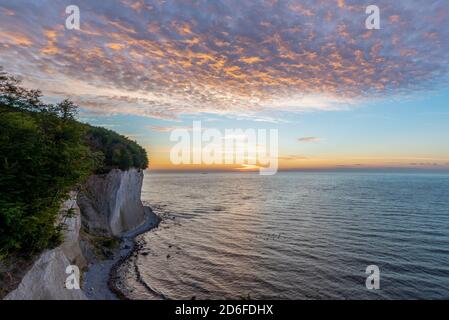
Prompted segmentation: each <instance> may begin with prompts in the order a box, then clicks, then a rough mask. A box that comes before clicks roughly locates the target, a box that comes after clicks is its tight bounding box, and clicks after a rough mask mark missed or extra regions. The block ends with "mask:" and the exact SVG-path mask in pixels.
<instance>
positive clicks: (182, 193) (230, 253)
mask: <svg viewBox="0 0 449 320" xmlns="http://www.w3.org/2000/svg"><path fill="white" fill-rule="evenodd" d="M142 199H143V201H144V202H146V203H147V204H149V205H151V206H152V208H153V210H154V211H155V212H156V213H158V214H159V215H161V216H162V217H163V218H164V221H163V222H162V223H161V225H160V227H159V229H157V230H154V231H151V232H148V233H146V234H145V235H143V236H142V237H141V240H140V241H141V244H142V248H141V249H140V251H139V254H138V258H137V260H136V261H137V262H136V264H137V269H138V271H139V273H140V275H141V277H142V280H143V282H144V283H146V284H148V286H149V287H151V288H153V289H154V290H155V291H157V292H160V293H162V294H163V295H164V296H165V297H168V298H172V299H181V298H183V299H190V298H192V297H196V298H198V299H205V298H209V299H218V298H237V299H238V298H240V297H247V296H248V294H249V295H250V297H251V298H257V299H261V298H281V299H307V298H318V299H328V298H338V299H344V298H362V299H363V298H365V299H373V298H374V299H376V298H449V176H448V175H438V174H429V175H425V174H380V173H323V172H322V173H302V172H297V173H279V174H277V175H275V176H269V177H266V176H265V177H264V176H259V175H257V174H251V173H219V174H218V173H214V174H208V175H202V174H153V173H151V174H149V173H147V174H146V176H145V182H144V187H143V193H142ZM372 264H375V265H378V266H379V268H380V270H381V282H380V286H381V289H380V290H378V291H369V290H367V289H366V288H365V280H366V276H367V275H366V274H365V269H366V267H367V266H368V265H372ZM137 292H138V291H137ZM136 294H137V297H140V298H146V297H147V296H146V295H145V294H141V295H140V296H139V293H136Z"/></svg>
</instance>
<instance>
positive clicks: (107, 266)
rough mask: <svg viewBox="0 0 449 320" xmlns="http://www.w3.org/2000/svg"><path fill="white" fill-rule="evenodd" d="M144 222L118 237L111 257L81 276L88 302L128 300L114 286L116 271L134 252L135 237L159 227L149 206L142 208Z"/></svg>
mask: <svg viewBox="0 0 449 320" xmlns="http://www.w3.org/2000/svg"><path fill="white" fill-rule="evenodd" d="M144 210H145V221H144V222H143V223H142V224H141V225H140V226H138V227H137V228H135V229H133V230H131V231H128V232H126V233H124V234H123V235H122V236H121V237H120V245H119V247H118V248H117V249H116V250H115V252H114V254H113V257H112V258H110V259H106V260H100V261H96V262H94V263H92V264H91V265H90V266H89V269H88V270H87V271H86V272H85V273H84V275H83V286H82V287H83V290H84V292H85V294H86V296H87V298H88V299H89V300H129V298H128V297H127V296H126V295H125V294H123V293H122V291H121V290H120V289H119V288H118V287H117V286H116V284H115V280H116V279H117V270H118V268H120V266H121V265H122V264H123V263H125V262H126V261H127V260H128V259H129V258H130V257H131V256H132V255H133V254H134V252H135V251H136V249H137V246H136V237H137V236H139V235H141V234H143V233H145V232H147V231H150V230H152V229H154V228H157V227H158V226H159V222H160V221H161V219H160V218H159V217H158V216H157V215H156V214H155V213H154V212H153V210H152V209H151V208H150V207H149V206H144Z"/></svg>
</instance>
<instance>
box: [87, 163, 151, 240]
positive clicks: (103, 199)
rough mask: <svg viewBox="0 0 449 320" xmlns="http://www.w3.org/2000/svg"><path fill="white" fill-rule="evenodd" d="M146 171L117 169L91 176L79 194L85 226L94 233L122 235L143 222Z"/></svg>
mask: <svg viewBox="0 0 449 320" xmlns="http://www.w3.org/2000/svg"><path fill="white" fill-rule="evenodd" d="M142 183H143V171H142V170H140V169H130V170H127V171H121V170H118V169H114V170H112V171H110V172H109V173H108V174H104V175H94V176H91V177H90V178H89V179H88V181H87V182H86V184H85V186H84V189H83V190H82V192H80V194H79V195H78V205H79V207H80V208H81V212H82V215H83V223H84V226H85V227H86V228H87V229H88V230H89V232H91V233H93V234H103V235H112V236H120V235H121V234H123V233H124V232H126V231H129V230H132V229H134V228H136V227H138V226H139V225H140V224H141V223H142V222H143V221H144V208H143V205H142V202H141V200H140V195H141V189H142Z"/></svg>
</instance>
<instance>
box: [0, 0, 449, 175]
mask: <svg viewBox="0 0 449 320" xmlns="http://www.w3.org/2000/svg"><path fill="white" fill-rule="evenodd" d="M372 4H374V5H377V6H378V7H379V9H380V27H381V28H380V30H368V29H367V28H366V26H365V20H366V18H367V17H368V15H367V14H366V13H365V10H366V8H367V6H368V5H372ZM68 5H77V6H78V7H79V9H80V14H81V25H80V30H67V29H66V27H65V20H66V18H67V16H68V15H67V14H66V13H65V9H66V7H67V6H68ZM448 26H449V2H448V1H446V0H441V1H429V0H402V1H384V0H382V1H351V0H326V1H324V0H322V1H317V0H310V1H309V0H291V1H286V0H285V1H282V0H260V1H258V0H254V1H240V0H214V1H211V0H198V1H194V0H177V1H169V0H120V1H119V0H117V1H113V0H110V1H91V0H79V1H76V0H70V1H62V0H61V1H59V0H48V1H45V0H41V1H39V0H15V1H6V0H0V39H1V40H0V65H1V66H3V67H4V69H5V70H6V71H8V72H10V73H13V74H16V75H20V76H21V77H22V79H23V80H24V83H25V84H26V86H28V87H30V88H40V89H42V90H43V92H44V93H45V95H46V96H47V97H48V99H49V100H50V101H55V100H58V99H61V98H65V97H70V98H71V99H73V100H74V101H76V102H77V103H78V104H79V105H80V106H81V107H82V113H81V114H80V118H81V120H83V121H86V122H89V123H92V124H94V125H101V126H105V127H107V128H110V129H113V130H116V131H118V132H120V133H122V134H125V135H128V136H130V137H132V138H133V139H135V140H137V141H138V142H139V143H141V144H142V145H144V146H145V147H147V148H148V150H149V152H150V157H151V159H152V165H153V168H154V169H173V166H172V165H171V164H170V163H169V161H168V152H169V150H170V147H171V145H172V143H171V142H170V141H169V139H168V137H169V133H170V130H171V129H174V128H185V127H189V126H191V125H192V121H193V120H202V121H203V125H204V126H205V127H209V128H218V129H223V130H224V129H225V128H255V129H257V128H275V129H278V130H279V139H280V163H281V167H282V168H318V167H319V168H321V167H331V168H335V167H338V168H341V167H357V168H360V167H361V168H363V167H408V168H439V169H441V168H449V108H448V107H449V106H448V103H449V102H448V101H449V84H448V79H449V27H448Z"/></svg>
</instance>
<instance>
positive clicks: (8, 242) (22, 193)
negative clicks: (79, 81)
mask: <svg viewBox="0 0 449 320" xmlns="http://www.w3.org/2000/svg"><path fill="white" fill-rule="evenodd" d="M76 113H77V106H76V105H74V104H73V103H72V102H71V101H69V100H64V101H62V102H61V103H58V104H55V105H52V104H45V103H43V102H42V100H41V92H40V91H38V90H27V89H24V88H22V87H20V82H19V81H18V80H17V79H16V78H14V77H12V76H10V75H8V74H6V73H5V72H3V71H2V69H0V260H1V258H2V257H5V256H7V255H9V254H11V253H21V254H23V253H24V254H33V253H36V252H39V251H40V250H42V249H44V248H48V247H51V246H52V245H55V244H57V243H58V242H59V241H60V239H59V238H60V230H59V227H58V225H57V223H56V218H57V215H58V211H59V208H60V205H61V201H62V200H64V199H65V198H67V195H68V192H69V191H70V190H71V189H73V188H74V186H75V185H76V184H77V183H80V182H82V181H83V179H85V178H86V177H88V176H89V175H90V174H92V173H93V172H106V171H108V170H110V169H112V168H121V169H128V168H130V167H138V168H146V167H147V165H148V160H147V155H146V152H145V150H144V149H143V148H142V147H140V146H139V145H137V143H135V142H133V141H130V140H129V139H127V138H125V137H123V136H121V135H119V134H117V133H115V132H113V131H109V130H106V129H102V128H94V127H91V126H89V125H86V124H81V123H79V122H77V121H76V120H75V117H76Z"/></svg>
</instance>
